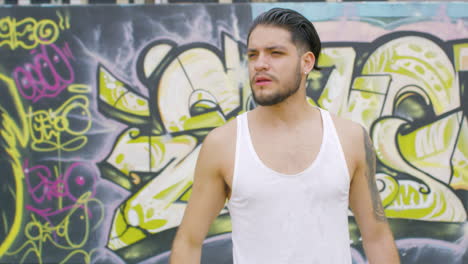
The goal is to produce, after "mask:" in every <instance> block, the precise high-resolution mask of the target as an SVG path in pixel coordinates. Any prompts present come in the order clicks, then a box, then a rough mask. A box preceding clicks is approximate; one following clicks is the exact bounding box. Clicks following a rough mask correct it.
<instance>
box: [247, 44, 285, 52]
mask: <svg viewBox="0 0 468 264" xmlns="http://www.w3.org/2000/svg"><path fill="white" fill-rule="evenodd" d="M265 50H268V51H270V50H286V47H285V46H281V45H275V46H269V47H266V48H265ZM249 52H258V49H254V48H249V49H247V53H249Z"/></svg>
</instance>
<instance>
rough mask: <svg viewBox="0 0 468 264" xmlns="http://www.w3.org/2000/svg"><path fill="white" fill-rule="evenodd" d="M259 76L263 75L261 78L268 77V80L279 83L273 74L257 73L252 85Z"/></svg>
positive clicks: (251, 80)
mask: <svg viewBox="0 0 468 264" xmlns="http://www.w3.org/2000/svg"><path fill="white" fill-rule="evenodd" d="M259 75H261V76H266V77H268V78H269V79H270V80H272V81H278V79H277V78H276V77H275V76H273V75H271V74H269V73H264V72H257V73H256V74H255V75H254V76H253V77H252V78H251V79H250V83H251V84H252V83H255V79H256V78H257V77H258V76H259Z"/></svg>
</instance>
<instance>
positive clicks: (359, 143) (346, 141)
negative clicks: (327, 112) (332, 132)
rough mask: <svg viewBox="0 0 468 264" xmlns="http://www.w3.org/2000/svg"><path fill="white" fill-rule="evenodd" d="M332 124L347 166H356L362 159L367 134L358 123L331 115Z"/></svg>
mask: <svg viewBox="0 0 468 264" xmlns="http://www.w3.org/2000/svg"><path fill="white" fill-rule="evenodd" d="M332 119H333V123H334V125H335V129H336V132H337V134H338V137H339V139H340V143H341V146H342V149H343V152H344V154H345V156H346V157H347V160H348V162H349V164H357V163H359V162H360V160H361V159H362V157H363V151H364V141H365V140H366V138H367V137H368V136H367V132H366V130H365V129H364V127H363V126H362V125H360V124H359V123H357V122H355V121H352V120H349V119H346V118H343V117H339V116H336V115H333V114H332Z"/></svg>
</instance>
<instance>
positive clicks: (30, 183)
mask: <svg viewBox="0 0 468 264" xmlns="http://www.w3.org/2000/svg"><path fill="white" fill-rule="evenodd" d="M83 168H86V165H85V164H83V163H80V162H75V163H73V164H72V165H70V166H69V167H68V168H67V169H66V171H65V173H63V174H59V175H58V176H57V177H54V176H53V174H52V171H51V170H50V168H48V167H47V166H44V165H36V166H32V167H29V161H28V160H26V161H25V162H24V165H23V170H24V172H25V180H26V186H27V190H28V192H29V194H30V195H31V198H32V200H33V201H34V203H36V204H38V205H43V204H46V206H45V208H37V207H36V206H34V205H26V209H27V210H29V211H32V212H34V213H36V214H38V215H40V216H41V217H42V218H44V219H45V220H47V221H48V222H51V220H50V217H52V216H55V215H58V214H61V213H64V212H66V211H69V210H72V209H74V208H77V207H80V208H82V209H83V208H84V205H83V204H81V203H80V204H77V201H78V200H79V199H80V196H81V195H82V194H84V193H85V192H86V191H90V192H91V194H90V195H89V198H93V197H94V194H95V186H94V183H95V181H96V175H94V174H93V175H92V177H91V179H90V181H89V180H88V179H85V177H83V175H82V174H81V173H80V172H81V171H80V169H83ZM85 188H86V189H85ZM80 189H81V190H80ZM80 192H82V193H80ZM58 199H61V200H62V201H63V206H60V207H59V208H53V207H50V203H49V202H48V201H57V200H58ZM88 214H89V216H90V217H92V215H91V212H90V211H89V212H88Z"/></svg>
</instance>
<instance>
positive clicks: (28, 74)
mask: <svg viewBox="0 0 468 264" xmlns="http://www.w3.org/2000/svg"><path fill="white" fill-rule="evenodd" d="M36 53H37V54H36ZM31 54H35V56H34V58H33V63H27V64H26V65H24V67H22V66H18V67H16V68H15V70H14V71H13V78H14V80H15V82H16V87H18V90H19V92H20V94H21V95H22V96H23V97H24V98H25V99H28V100H32V101H33V102H37V101H38V100H39V99H41V98H43V97H49V98H50V97H56V96H57V95H58V94H60V93H61V92H62V91H63V90H64V89H65V88H66V87H67V86H68V85H69V84H71V83H73V82H74V81H75V73H74V71H73V68H72V66H71V63H70V61H69V58H72V59H74V57H73V54H72V52H71V50H70V47H69V46H68V43H66V44H65V46H64V47H63V48H60V47H58V46H56V45H55V44H51V45H48V46H45V45H40V47H39V48H38V49H34V50H31Z"/></svg>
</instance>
